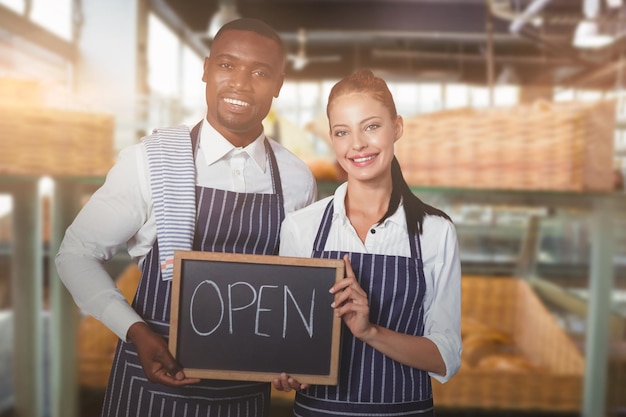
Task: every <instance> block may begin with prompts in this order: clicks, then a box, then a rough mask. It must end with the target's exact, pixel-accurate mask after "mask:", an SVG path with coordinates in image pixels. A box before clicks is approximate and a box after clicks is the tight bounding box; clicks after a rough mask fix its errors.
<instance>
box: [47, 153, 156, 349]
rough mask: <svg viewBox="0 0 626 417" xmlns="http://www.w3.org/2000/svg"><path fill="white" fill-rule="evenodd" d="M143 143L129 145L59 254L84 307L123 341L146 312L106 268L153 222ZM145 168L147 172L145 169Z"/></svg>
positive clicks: (64, 276) (60, 265)
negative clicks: (132, 301) (149, 220)
mask: <svg viewBox="0 0 626 417" xmlns="http://www.w3.org/2000/svg"><path fill="white" fill-rule="evenodd" d="M142 150H143V146H142V145H136V146H132V147H130V148H127V149H125V150H123V151H122V152H121V153H120V155H119V158H118V161H117V162H116V164H115V165H114V166H113V168H112V169H111V170H110V171H109V173H108V174H107V177H106V179H105V182H104V184H103V185H102V187H100V188H99V189H98V190H97V191H96V192H95V193H94V194H93V195H92V196H91V198H90V199H89V200H88V202H87V203H86V204H85V205H84V207H83V208H82V209H81V211H80V212H79V214H78V215H77V216H76V218H75V219H74V221H73V222H72V224H71V225H70V226H69V227H68V229H67V230H66V232H65V236H64V238H63V241H62V242H61V246H60V248H59V252H58V253H57V255H56V258H55V262H56V266H57V271H58V273H59V276H60V278H61V281H63V284H64V285H65V286H66V287H67V289H68V290H69V292H70V293H71V295H72V297H73V298H74V301H75V302H76V304H77V305H78V307H79V308H80V309H81V310H82V311H83V312H85V313H87V314H90V315H92V316H94V317H95V318H96V319H98V320H100V321H101V322H102V323H103V324H104V325H105V326H107V327H108V328H109V329H110V330H111V331H113V332H114V333H115V334H116V335H117V336H118V337H120V338H121V339H122V340H126V333H127V332H128V328H129V327H130V326H131V325H132V324H133V323H136V322H138V321H142V319H141V317H140V316H139V315H138V314H137V313H136V312H135V311H134V310H133V309H132V307H131V306H130V305H129V304H128V302H127V301H126V299H125V297H124V295H123V294H122V293H121V291H119V289H118V288H117V287H116V285H115V281H114V279H113V278H112V277H111V276H110V275H109V274H108V272H107V271H106V270H105V268H104V267H103V262H105V261H107V260H109V259H111V257H113V255H115V253H117V251H118V250H119V249H120V248H121V247H122V246H123V245H124V244H125V243H126V242H127V241H128V240H129V239H131V238H132V237H133V236H134V235H135V234H136V233H137V231H138V230H139V229H140V228H141V227H142V225H143V224H144V223H145V222H146V221H147V218H148V213H149V205H148V202H147V201H148V198H147V195H146V190H145V187H141V183H142V181H143V182H145V179H143V178H140V177H141V175H143V176H145V173H144V172H143V170H142V167H141V163H140V161H141V158H142V157H143V156H142V154H141V152H142ZM140 171H141V172H140Z"/></svg>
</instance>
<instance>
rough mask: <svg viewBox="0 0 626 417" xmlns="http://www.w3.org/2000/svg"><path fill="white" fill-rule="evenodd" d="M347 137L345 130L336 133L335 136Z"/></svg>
mask: <svg viewBox="0 0 626 417" xmlns="http://www.w3.org/2000/svg"><path fill="white" fill-rule="evenodd" d="M345 135H346V132H345V131H344V130H339V131H337V132H335V136H338V137H342V136H345Z"/></svg>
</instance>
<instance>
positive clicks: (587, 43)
mask: <svg viewBox="0 0 626 417" xmlns="http://www.w3.org/2000/svg"><path fill="white" fill-rule="evenodd" d="M614 40H615V38H614V37H613V36H611V35H610V34H608V33H605V32H603V31H602V28H601V27H600V24H599V22H598V21H597V20H591V19H584V20H581V21H580V23H578V26H577V27H576V32H575V33H574V41H573V44H574V46H575V47H577V48H583V49H597V48H602V47H605V46H607V45H610V44H611V43H612V42H613V41H614Z"/></svg>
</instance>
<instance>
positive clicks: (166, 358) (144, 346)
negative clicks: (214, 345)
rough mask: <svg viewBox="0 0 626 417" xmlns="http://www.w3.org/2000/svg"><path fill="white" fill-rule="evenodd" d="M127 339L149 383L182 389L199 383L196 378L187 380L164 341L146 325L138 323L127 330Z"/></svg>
mask: <svg viewBox="0 0 626 417" xmlns="http://www.w3.org/2000/svg"><path fill="white" fill-rule="evenodd" d="M128 339H129V340H130V341H131V342H132V343H133V344H134V345H135V348H136V349H137V355H138V356H139V362H140V363H141V366H142V368H143V371H144V373H145V374H146V377H147V378H148V380H149V381H151V382H155V383H159V384H163V385H167V386H170V387H182V386H183V385H187V384H195V383H198V382H200V379H198V378H187V377H186V376H185V373H184V372H183V369H182V367H181V366H180V365H179V364H178V362H176V359H174V357H173V356H172V354H171V353H170V351H169V349H168V348H167V344H166V343H165V339H163V338H162V337H161V336H160V335H159V334H157V333H155V332H153V331H152V329H150V328H149V327H148V325H147V324H145V323H142V322H138V323H135V324H133V325H132V326H130V329H128Z"/></svg>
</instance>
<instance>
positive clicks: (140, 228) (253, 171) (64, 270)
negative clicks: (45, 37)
mask: <svg viewBox="0 0 626 417" xmlns="http://www.w3.org/2000/svg"><path fill="white" fill-rule="evenodd" d="M264 138H265V136H264V135H263V134H261V135H260V136H259V137H258V138H257V139H256V140H255V141H254V142H253V143H251V144H250V145H248V146H246V147H245V148H236V147H234V146H233V145H232V144H231V143H230V142H228V141H227V140H226V139H225V138H224V137H222V136H221V135H220V134H219V133H218V132H217V131H216V130H215V129H213V128H212V127H211V125H210V124H209V123H208V122H207V121H206V119H204V120H203V123H202V128H201V131H200V143H199V145H198V146H199V147H198V152H197V154H196V184H197V185H200V186H203V187H210V188H217V189H222V190H227V191H234V192H241V193H244V192H245V193H272V192H273V189H272V178H271V174H270V168H269V163H270V162H269V159H268V158H267V155H266V151H265V145H264ZM270 143H271V146H272V149H273V151H274V155H275V156H276V160H277V163H278V167H279V171H280V179H281V183H282V189H283V196H284V207H285V212H286V213H288V212H291V211H293V210H296V209H299V208H302V207H304V206H306V205H308V204H310V203H312V202H313V201H315V199H316V198H317V187H316V182H315V178H314V177H313V175H312V173H311V171H310V170H309V168H308V167H307V166H306V164H305V163H304V162H303V161H302V160H300V159H299V158H298V157H296V156H295V155H294V154H293V153H291V152H290V151H289V150H287V149H286V148H284V147H283V146H282V145H280V144H278V143H277V142H276V141H274V140H271V139H270ZM156 235H157V231H156V221H155V214H154V210H153V203H152V195H151V191H150V174H149V171H148V163H147V156H146V150H145V146H144V145H143V144H142V143H138V144H135V145H131V146H130V147H128V148H126V149H124V150H122V151H121V152H120V154H119V158H118V161H117V162H116V164H115V165H114V166H113V168H111V170H110V171H109V173H108V174H107V177H106V180H105V182H104V184H103V185H102V187H101V188H99V189H98V190H97V191H96V192H95V193H94V194H93V195H92V196H91V198H90V199H89V201H88V202H87V203H86V204H85V206H84V207H83V208H82V210H81V211H80V213H79V214H78V216H77V217H76V219H74V221H73V223H72V224H71V225H70V227H69V228H68V229H67V231H66V233H65V237H64V239H63V242H62V243H61V247H60V250H59V253H58V254H57V256H56V265H57V270H58V272H59V275H60V277H61V280H62V281H63V283H64V284H65V286H66V287H67V288H68V290H69V291H70V293H71V294H72V296H73V297H74V300H75V302H76V304H77V305H78V306H79V307H80V308H81V310H82V311H83V312H84V313H87V314H90V315H92V316H94V317H95V318H97V319H98V320H100V321H102V322H103V323H104V324H105V325H106V326H107V327H108V328H109V329H111V330H112V331H113V332H114V333H115V334H116V335H117V336H118V337H120V338H121V339H123V340H126V333H127V331H128V328H129V327H130V326H131V325H132V324H133V323H135V322H137V321H141V320H142V319H141V317H140V316H139V315H138V314H137V313H136V312H135V311H134V310H133V309H132V308H131V307H130V305H129V304H128V302H127V301H126V299H125V298H124V296H123V295H122V293H121V292H120V291H119V290H118V289H117V287H116V286H115V283H114V280H113V279H112V278H111V276H110V275H109V274H108V273H107V272H106V270H105V269H104V267H103V265H102V263H103V262H104V261H106V260H108V259H111V257H113V255H115V253H116V252H117V251H118V250H119V249H120V248H123V246H124V245H126V248H127V250H128V253H129V254H130V256H131V257H132V258H133V260H134V261H135V262H137V263H138V264H139V265H141V263H142V262H143V260H144V258H145V256H146V255H147V254H148V252H149V251H150V250H151V249H152V246H153V245H154V242H155V240H156Z"/></svg>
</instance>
